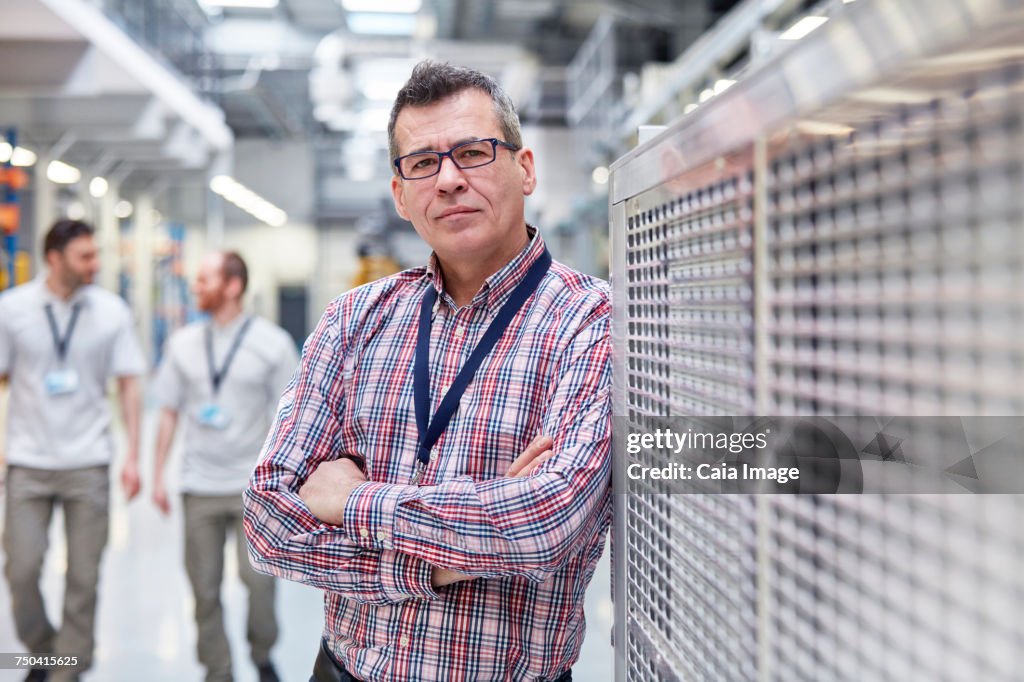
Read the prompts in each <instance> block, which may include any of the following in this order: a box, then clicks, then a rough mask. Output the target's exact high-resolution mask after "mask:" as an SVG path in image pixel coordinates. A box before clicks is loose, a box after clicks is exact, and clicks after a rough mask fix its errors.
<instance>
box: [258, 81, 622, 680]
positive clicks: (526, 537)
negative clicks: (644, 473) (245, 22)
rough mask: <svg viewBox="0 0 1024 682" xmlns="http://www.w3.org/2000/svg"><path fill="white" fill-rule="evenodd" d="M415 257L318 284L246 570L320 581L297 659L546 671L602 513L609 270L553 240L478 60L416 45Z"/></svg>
mask: <svg viewBox="0 0 1024 682" xmlns="http://www.w3.org/2000/svg"><path fill="white" fill-rule="evenodd" d="M389 140H390V147H391V158H392V159H393V172H394V175H393V177H392V180H391V189H392V194H393V197H394V201H395V207H396V209H397V210H398V213H399V214H400V215H401V216H402V217H403V218H405V219H406V220H409V221H411V222H412V224H413V227H414V228H415V229H416V231H417V232H418V233H419V235H420V236H421V237H422V238H423V239H424V241H426V242H427V244H429V245H430V246H431V247H432V248H433V255H432V256H431V259H430V262H429V264H428V265H427V266H426V267H419V268H414V269H412V270H407V271H405V272H402V273H399V274H397V275H394V276H392V277H388V278H385V279H382V280H378V281H377V282H374V283H371V284H368V285H365V286H362V287H359V288H358V289H355V290H353V291H351V292H349V293H347V294H345V295H343V296H341V297H339V298H338V299H336V300H335V301H334V302H333V303H331V304H330V306H328V308H327V310H326V312H325V313H324V315H323V317H322V318H321V320H320V323H319V325H318V327H317V329H316V330H315V331H314V332H313V334H312V336H310V338H309V339H308V340H307V342H306V346H305V349H304V352H303V357H302V362H301V367H300V370H299V373H298V374H297V375H296V377H294V378H293V380H292V383H291V384H290V386H289V388H288V390H287V391H286V393H285V395H284V397H283V398H282V401H281V404H280V406H279V412H278V416H277V420H276V423H275V425H274V428H273V430H272V431H271V433H270V435H269V437H268V440H267V443H266V445H265V446H264V452H263V455H262V458H261V462H260V463H259V464H258V465H257V468H256V471H255V472H254V474H253V477H252V480H251V481H250V485H249V489H248V490H247V491H246V494H245V506H246V534H247V536H248V538H249V543H250V555H251V558H252V560H253V562H254V565H255V566H256V567H257V569H258V570H261V571H267V572H270V573H273V574H275V575H279V576H281V577H284V578H288V579H291V580H299V581H301V582H304V583H307V584H310V585H314V586H317V587H320V588H322V589H324V590H325V593H324V606H325V623H324V639H323V643H322V646H321V652H320V656H319V657H318V659H317V661H316V665H315V668H314V676H313V678H312V679H313V680H316V681H317V682H319V681H320V680H363V681H366V682H369V681H371V680H373V681H378V680H417V681H422V682H429V681H432V680H433V681H438V682H441V681H443V682H458V681H469V680H472V681H476V682H488V681H498V680H502V681H504V680H516V681H520V680H530V681H536V680H541V681H555V680H558V681H564V680H570V679H571V666H572V665H573V663H574V662H575V661H576V659H577V657H578V656H579V650H580V645H581V643H582V641H583V635H584V619H583V596H584V590H585V588H586V585H587V584H588V583H589V581H590V578H591V577H592V575H593V572H594V568H595V565H596V563H597V561H598V558H599V557H600V554H601V551H602V549H603V545H604V538H605V531H606V529H607V527H608V524H609V521H610V490H609V481H610V459H609V446H610V411H611V408H610V402H611V396H610V390H611V372H610V364H609V363H610V339H609V302H608V287H607V284H606V283H605V282H602V281H600V280H597V279H594V278H592V277H589V276H586V275H583V274H581V273H579V272H575V271H573V270H571V269H570V268H568V267H566V266H565V265H563V264H561V263H558V262H553V261H552V260H551V257H550V255H549V254H548V251H547V248H546V247H545V245H544V240H543V239H542V237H541V235H540V233H539V231H538V230H537V229H536V228H534V227H532V226H530V225H527V224H526V221H525V218H524V211H525V207H524V203H525V201H524V200H525V197H526V196H527V195H529V194H531V193H532V192H533V190H534V188H535V186H536V175H535V170H534V159H533V152H532V151H531V150H529V149H527V148H525V147H523V144H522V140H521V133H520V128H519V121H518V117H517V116H516V113H515V110H514V108H513V106H512V104H511V102H510V101H509V99H508V97H507V95H505V93H504V92H502V91H501V89H500V88H499V87H498V85H497V84H496V83H495V82H494V81H493V80H492V79H491V78H489V77H487V76H485V75H483V74H481V73H478V72H476V71H472V70H469V69H464V68H457V67H452V66H449V65H446V64H434V63H430V62H424V63H421V64H419V65H418V66H417V67H416V68H415V70H414V71H413V73H412V76H411V78H410V80H409V81H408V83H406V85H405V86H404V87H403V88H402V90H401V91H400V92H399V95H398V98H397V101H396V103H395V105H394V108H393V109H392V113H391V120H390V125H389Z"/></svg>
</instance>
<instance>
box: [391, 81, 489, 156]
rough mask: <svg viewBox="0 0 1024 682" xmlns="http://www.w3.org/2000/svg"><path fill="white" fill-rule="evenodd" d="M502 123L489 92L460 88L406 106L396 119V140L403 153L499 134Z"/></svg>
mask: <svg viewBox="0 0 1024 682" xmlns="http://www.w3.org/2000/svg"><path fill="white" fill-rule="evenodd" d="M500 131H501V125H500V123H499V121H498V116H497V113H496V112H495V110H494V102H493V101H492V100H491V98H490V95H488V94H487V93H486V92H484V91H482V90H477V89H468V90H460V91H459V92H457V93H454V94H452V95H449V96H447V97H445V98H444V99H440V100H437V101H436V102H431V103H430V104H422V105H407V106H405V107H403V108H402V110H401V111H400V112H399V113H398V117H397V119H396V120H395V142H396V143H397V145H398V148H399V149H400V150H402V152H403V153H408V152H409V151H416V150H418V149H426V148H436V147H437V146H438V145H439V144H449V145H451V144H456V143H458V142H464V141H466V140H470V139H474V138H481V137H493V136H495V135H499V136H500Z"/></svg>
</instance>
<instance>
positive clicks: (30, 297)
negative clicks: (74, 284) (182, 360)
mask: <svg viewBox="0 0 1024 682" xmlns="http://www.w3.org/2000/svg"><path fill="white" fill-rule="evenodd" d="M47 306H50V310H51V311H52V315H53V321H54V322H55V323H56V327H57V330H58V337H64V336H66V335H67V331H68V326H69V324H70V322H71V318H72V316H73V311H74V309H75V308H76V307H77V308H78V309H79V312H78V314H77V320H76V322H75V326H74V329H73V331H72V333H71V335H70V337H69V338H68V343H67V354H66V360H65V363H64V364H63V366H62V363H61V362H60V360H59V355H58V352H57V349H56V344H55V341H54V335H53V332H52V328H51V325H50V322H49V320H48V316H47V312H46V310H47ZM62 368H63V369H66V370H71V371H72V372H74V374H75V375H76V379H77V381H76V383H77V388H76V389H75V390H74V391H71V392H66V393H60V394H53V393H52V392H51V391H48V390H47V386H46V383H47V377H49V376H52V374H53V373H54V372H56V371H59V370H61V369H62ZM145 371H146V359H145V357H144V356H143V354H142V349H141V348H140V347H139V343H138V340H137V339H136V337H135V330H134V328H133V325H132V315H131V311H130V310H129V309H128V306H127V305H126V304H125V302H124V301H122V300H121V299H120V298H119V297H118V296H116V295H114V294H112V293H110V292H108V291H104V290H103V289H100V288H99V287H97V286H93V285H89V286H85V287H82V288H80V289H78V291H76V292H75V293H74V294H73V295H72V296H71V299H70V300H67V301H65V300H63V299H61V298H59V297H58V296H56V295H55V294H54V293H53V292H52V291H50V289H49V288H48V287H47V286H46V283H45V280H44V278H43V277H37V278H36V279H34V280H32V281H31V282H29V283H27V284H23V285H21V286H19V287H15V288H14V289H11V290H10V291H7V292H4V293H3V294H0V375H2V374H6V375H8V376H9V378H10V399H9V401H8V413H7V461H8V462H9V463H10V464H15V465H20V466H26V467H36V468H39V469H76V468H80V467H89V466H97V465H101V464H108V463H109V462H110V460H111V458H112V457H113V454H114V441H113V438H112V436H111V433H110V422H111V414H110V403H109V401H108V400H107V388H108V383H109V379H110V378H111V377H121V376H134V375H138V374H142V373H144V372H145Z"/></svg>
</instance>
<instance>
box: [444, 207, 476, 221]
mask: <svg viewBox="0 0 1024 682" xmlns="http://www.w3.org/2000/svg"><path fill="white" fill-rule="evenodd" d="M466 213H476V209H475V208H469V207H467V206H452V207H451V208H447V209H445V210H444V211H441V215H440V216H438V217H439V218H450V217H452V216H457V215H463V214H466Z"/></svg>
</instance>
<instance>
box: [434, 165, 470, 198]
mask: <svg viewBox="0 0 1024 682" xmlns="http://www.w3.org/2000/svg"><path fill="white" fill-rule="evenodd" d="M435 186H436V187H437V191H438V192H442V193H445V194H449V193H451V192H460V191H462V190H464V189H465V188H466V176H465V171H463V170H462V169H461V168H459V167H458V166H456V165H455V162H454V161H452V159H451V157H450V156H443V157H441V167H440V168H439V169H438V171H437V178H435Z"/></svg>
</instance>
